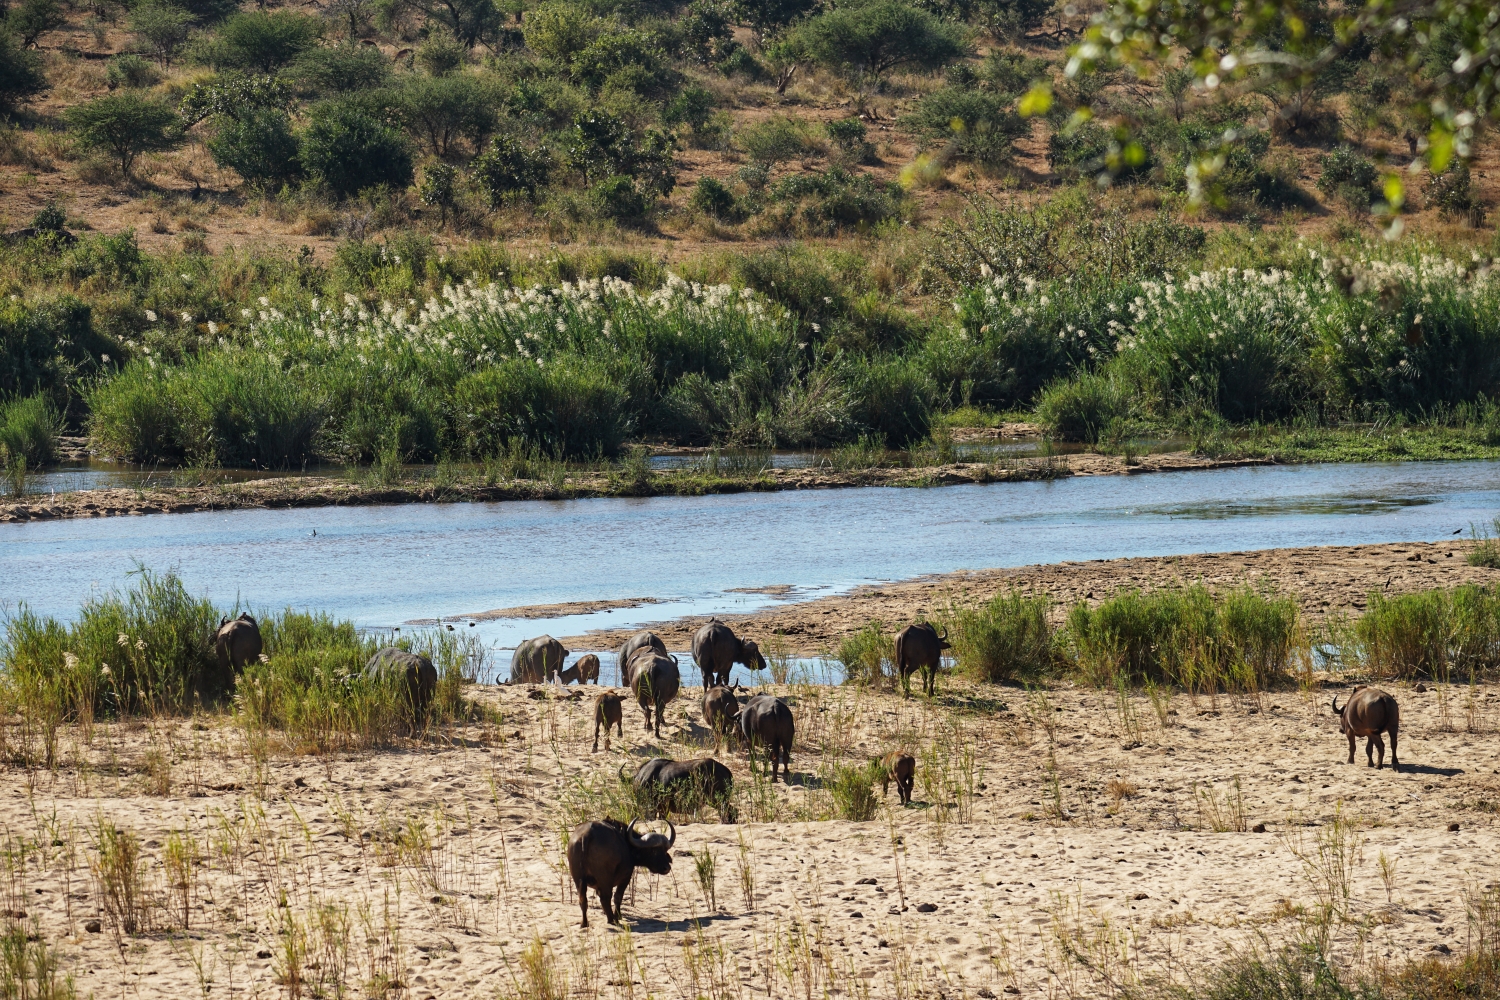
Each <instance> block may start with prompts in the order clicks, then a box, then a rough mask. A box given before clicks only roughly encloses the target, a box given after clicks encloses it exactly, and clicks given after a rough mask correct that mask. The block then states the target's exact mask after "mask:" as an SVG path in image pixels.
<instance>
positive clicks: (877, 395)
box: [846, 358, 933, 448]
mask: <svg viewBox="0 0 1500 1000" xmlns="http://www.w3.org/2000/svg"><path fill="white" fill-rule="evenodd" d="M846 378H847V380H848V383H849V391H850V396H851V404H852V410H853V414H854V419H855V420H856V421H858V423H859V424H860V425H861V426H863V427H864V428H866V429H868V431H869V432H870V433H871V434H873V435H874V436H875V437H876V438H877V439H879V440H883V441H885V442H886V444H887V445H890V446H891V447H896V448H904V447H906V446H908V445H911V444H915V443H916V442H918V441H922V440H924V439H925V438H926V437H927V432H928V430H929V429H930V426H931V423H930V422H931V418H932V403H931V401H932V396H933V388H932V383H931V381H930V380H929V379H928V378H927V375H926V373H925V372H923V371H922V370H921V368H919V367H918V366H916V365H914V364H912V363H911V362H909V361H907V360H905V359H899V358H892V359H889V360H884V361H871V360H862V361H859V362H856V363H854V364H853V365H851V366H850V368H849V369H847V373H846Z"/></svg>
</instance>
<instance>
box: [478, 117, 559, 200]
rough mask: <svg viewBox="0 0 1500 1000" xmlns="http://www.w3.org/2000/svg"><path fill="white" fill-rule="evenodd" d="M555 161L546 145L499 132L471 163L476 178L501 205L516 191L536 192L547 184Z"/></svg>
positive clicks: (486, 191)
mask: <svg viewBox="0 0 1500 1000" xmlns="http://www.w3.org/2000/svg"><path fill="white" fill-rule="evenodd" d="M551 169H552V161H551V156H550V154H549V151H548V149H547V147H546V146H533V145H531V144H528V143H524V142H522V141H521V140H519V139H517V138H515V137H514V136H505V135H503V136H496V137H495V139H494V141H492V142H491V143H490V147H489V149H487V150H485V151H484V153H483V154H481V155H480V156H479V157H477V158H476V159H475V160H474V162H473V163H472V164H471V165H470V171H471V173H472V174H473V177H474V179H475V181H477V182H478V183H479V186H480V187H481V188H483V189H484V191H485V193H486V194H487V195H489V200H490V208H492V209H497V208H499V207H500V206H501V204H503V203H504V201H505V199H506V198H508V197H510V196H512V195H516V194H522V193H524V194H526V195H528V196H533V197H534V196H535V195H536V191H537V188H540V187H544V186H545V185H546V183H547V175H548V174H549V173H550V172H551Z"/></svg>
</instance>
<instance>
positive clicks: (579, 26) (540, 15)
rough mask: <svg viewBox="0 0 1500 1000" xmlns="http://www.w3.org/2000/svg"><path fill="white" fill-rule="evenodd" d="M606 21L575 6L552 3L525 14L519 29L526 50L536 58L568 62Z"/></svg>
mask: <svg viewBox="0 0 1500 1000" xmlns="http://www.w3.org/2000/svg"><path fill="white" fill-rule="evenodd" d="M606 27H607V22H605V21H604V20H602V19H601V18H599V17H596V16H594V15H593V14H592V13H590V12H589V10H588V8H587V7H585V6H583V5H579V4H571V3H565V2H562V0H552V2H550V3H544V4H541V5H539V6H538V7H537V8H536V9H535V10H531V11H528V12H527V14H526V22H525V24H524V26H523V28H522V31H523V32H524V33H525V38H526V47H527V48H529V49H530V50H531V51H533V52H535V53H536V54H537V55H539V56H543V57H545V58H548V59H556V60H558V61H560V62H568V61H569V60H571V59H572V58H573V56H574V55H575V54H577V53H579V52H582V51H583V50H584V49H586V48H588V47H589V46H590V45H592V44H593V42H594V39H595V38H597V37H598V36H599V35H600V33H601V32H603V31H604V29H605V28H606Z"/></svg>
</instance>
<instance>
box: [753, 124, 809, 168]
mask: <svg viewBox="0 0 1500 1000" xmlns="http://www.w3.org/2000/svg"><path fill="white" fill-rule="evenodd" d="M734 139H735V144H736V145H738V146H739V147H740V149H742V150H744V151H745V155H747V156H749V157H750V159H751V160H752V161H754V162H755V163H759V164H762V165H764V166H767V167H772V166H775V165H776V164H778V163H782V162H784V161H786V160H794V159H796V158H798V157H800V156H802V155H804V154H806V153H808V152H811V150H812V146H811V143H810V140H809V137H808V128H807V124H806V123H805V122H803V121H802V120H801V119H798V118H793V117H791V116H790V115H772V116H770V117H769V118H766V119H763V120H762V121H758V122H756V123H754V124H753V125H747V126H746V127H744V128H742V129H739V130H738V131H736V132H735V136H734Z"/></svg>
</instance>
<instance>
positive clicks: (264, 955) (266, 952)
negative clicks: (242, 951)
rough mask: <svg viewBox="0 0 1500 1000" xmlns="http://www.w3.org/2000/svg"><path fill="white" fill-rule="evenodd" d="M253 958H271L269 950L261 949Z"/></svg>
mask: <svg viewBox="0 0 1500 1000" xmlns="http://www.w3.org/2000/svg"><path fill="white" fill-rule="evenodd" d="M255 957H256V958H270V957H271V949H269V948H262V949H261V950H260V951H257V952H256V953H255Z"/></svg>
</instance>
